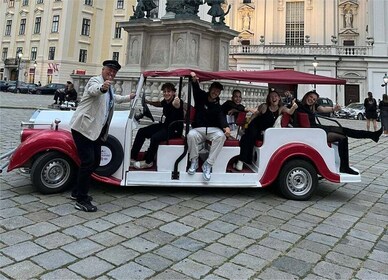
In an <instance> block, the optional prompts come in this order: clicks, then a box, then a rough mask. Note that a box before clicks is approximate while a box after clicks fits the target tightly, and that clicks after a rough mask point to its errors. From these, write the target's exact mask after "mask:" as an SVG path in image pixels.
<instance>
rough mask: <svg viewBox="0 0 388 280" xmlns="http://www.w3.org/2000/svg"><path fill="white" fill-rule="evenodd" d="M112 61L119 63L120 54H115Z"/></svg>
mask: <svg viewBox="0 0 388 280" xmlns="http://www.w3.org/2000/svg"><path fill="white" fill-rule="evenodd" d="M112 59H113V60H116V61H119V52H113V56H112Z"/></svg>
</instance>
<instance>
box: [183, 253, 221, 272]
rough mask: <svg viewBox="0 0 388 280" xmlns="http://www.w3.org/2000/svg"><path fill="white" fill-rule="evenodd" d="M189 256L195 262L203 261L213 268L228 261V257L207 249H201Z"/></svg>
mask: <svg viewBox="0 0 388 280" xmlns="http://www.w3.org/2000/svg"><path fill="white" fill-rule="evenodd" d="M189 258H190V259H192V260H193V261H195V262H198V263H202V264H205V265H207V266H211V267H213V268H214V267H218V266H220V265H222V264H223V263H224V262H226V261H227V258H225V257H223V256H220V255H218V254H215V253H212V252H209V251H207V250H199V251H197V252H195V253H194V254H192V255H191V256H190V257H189Z"/></svg>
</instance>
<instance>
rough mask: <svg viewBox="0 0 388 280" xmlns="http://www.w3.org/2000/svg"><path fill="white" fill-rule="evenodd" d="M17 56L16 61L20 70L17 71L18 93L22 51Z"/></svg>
mask: <svg viewBox="0 0 388 280" xmlns="http://www.w3.org/2000/svg"><path fill="white" fill-rule="evenodd" d="M16 56H17V57H16V59H17V62H18V68H17V71H16V87H15V92H17V91H18V87H19V71H20V61H21V60H22V56H23V53H22V52H21V51H19V52H18V53H17V54H16Z"/></svg>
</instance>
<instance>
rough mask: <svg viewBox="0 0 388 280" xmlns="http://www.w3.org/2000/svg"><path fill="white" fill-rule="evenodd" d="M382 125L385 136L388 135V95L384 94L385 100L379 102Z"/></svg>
mask: <svg viewBox="0 0 388 280" xmlns="http://www.w3.org/2000/svg"><path fill="white" fill-rule="evenodd" d="M379 109H380V119H381V125H382V126H383V128H384V137H388V95H387V94H386V93H385V94H383V100H381V101H380V102H379Z"/></svg>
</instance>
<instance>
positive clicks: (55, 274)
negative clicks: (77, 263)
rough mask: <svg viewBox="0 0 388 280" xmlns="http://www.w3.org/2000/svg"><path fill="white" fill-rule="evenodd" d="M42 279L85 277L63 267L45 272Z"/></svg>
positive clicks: (72, 279) (75, 279)
mask: <svg viewBox="0 0 388 280" xmlns="http://www.w3.org/2000/svg"><path fill="white" fill-rule="evenodd" d="M40 279H41V280H59V279H71V280H82V279H84V277H82V276H80V275H77V274H75V273H74V272H73V271H71V270H69V269H67V268H62V269H57V270H54V271H52V272H49V273H46V274H43V275H42V276H41V277H40Z"/></svg>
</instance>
